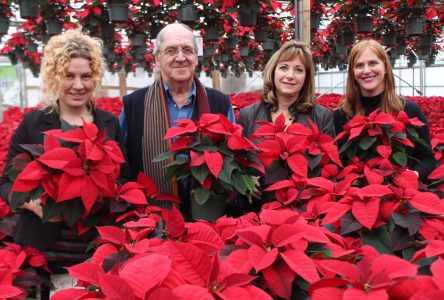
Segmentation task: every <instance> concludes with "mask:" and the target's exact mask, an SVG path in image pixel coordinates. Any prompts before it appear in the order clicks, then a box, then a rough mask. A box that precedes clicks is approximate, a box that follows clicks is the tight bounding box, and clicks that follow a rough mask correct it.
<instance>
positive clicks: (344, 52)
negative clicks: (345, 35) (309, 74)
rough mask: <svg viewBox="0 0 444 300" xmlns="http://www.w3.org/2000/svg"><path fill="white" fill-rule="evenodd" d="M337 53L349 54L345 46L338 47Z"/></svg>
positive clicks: (336, 47)
mask: <svg viewBox="0 0 444 300" xmlns="http://www.w3.org/2000/svg"><path fill="white" fill-rule="evenodd" d="M335 51H336V53H337V54H347V46H345V45H336V46H335Z"/></svg>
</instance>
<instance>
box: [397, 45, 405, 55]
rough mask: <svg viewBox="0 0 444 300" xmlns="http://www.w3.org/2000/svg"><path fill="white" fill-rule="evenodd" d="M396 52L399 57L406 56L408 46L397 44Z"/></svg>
mask: <svg viewBox="0 0 444 300" xmlns="http://www.w3.org/2000/svg"><path fill="white" fill-rule="evenodd" d="M395 49H396V50H395V52H396V54H398V55H404V54H405V50H407V45H406V44H403V43H397V45H396V48H395Z"/></svg>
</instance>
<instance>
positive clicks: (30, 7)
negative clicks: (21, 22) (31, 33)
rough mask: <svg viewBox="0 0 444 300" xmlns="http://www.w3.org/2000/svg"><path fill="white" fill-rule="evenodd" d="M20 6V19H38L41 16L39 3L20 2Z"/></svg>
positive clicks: (20, 0) (34, 0)
mask: <svg viewBox="0 0 444 300" xmlns="http://www.w3.org/2000/svg"><path fill="white" fill-rule="evenodd" d="M18 5H19V10H20V18H22V19H37V17H38V16H39V1H36V0H19V1H18Z"/></svg>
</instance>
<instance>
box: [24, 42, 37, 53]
mask: <svg viewBox="0 0 444 300" xmlns="http://www.w3.org/2000/svg"><path fill="white" fill-rule="evenodd" d="M26 49H28V51H29V52H37V49H38V47H37V44H36V43H34V42H29V43H28V45H27V46H26Z"/></svg>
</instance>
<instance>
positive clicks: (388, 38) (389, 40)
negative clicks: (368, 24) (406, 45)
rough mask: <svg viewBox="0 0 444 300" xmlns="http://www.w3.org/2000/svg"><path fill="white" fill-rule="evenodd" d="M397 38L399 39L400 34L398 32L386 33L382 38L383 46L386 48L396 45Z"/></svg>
mask: <svg viewBox="0 0 444 300" xmlns="http://www.w3.org/2000/svg"><path fill="white" fill-rule="evenodd" d="M397 37H398V33H397V32H396V31H391V32H386V33H385V34H384V35H383V36H382V44H383V45H385V46H393V45H396V38H397Z"/></svg>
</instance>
